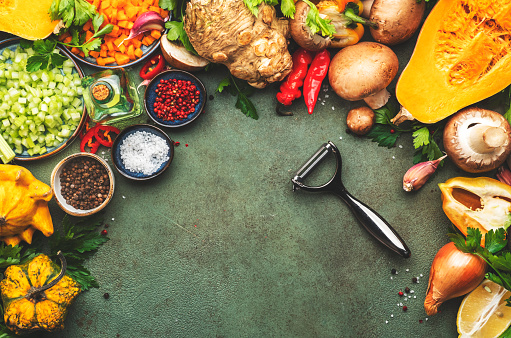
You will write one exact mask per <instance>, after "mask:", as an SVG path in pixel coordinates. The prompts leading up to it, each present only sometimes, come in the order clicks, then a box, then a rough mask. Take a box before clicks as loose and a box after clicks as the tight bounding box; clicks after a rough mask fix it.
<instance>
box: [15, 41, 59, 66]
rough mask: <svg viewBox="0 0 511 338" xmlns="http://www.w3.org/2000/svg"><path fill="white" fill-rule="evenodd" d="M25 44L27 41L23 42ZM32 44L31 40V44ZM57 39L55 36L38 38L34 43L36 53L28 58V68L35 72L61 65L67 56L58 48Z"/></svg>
mask: <svg viewBox="0 0 511 338" xmlns="http://www.w3.org/2000/svg"><path fill="white" fill-rule="evenodd" d="M23 44H24V45H25V46H26V45H27V43H26V42H24V43H23ZM28 45H30V42H29V44H28ZM56 46H57V41H56V40H55V39H54V38H48V39H45V40H36V41H34V42H33V43H32V48H33V49H34V52H35V54H34V55H32V56H31V57H29V58H28V59H27V64H26V70H27V71H28V72H35V71H38V70H39V69H52V68H58V67H61V66H62V64H63V63H64V61H66V60H67V57H65V56H64V55H61V54H60V53H59V51H58V50H57V49H56Z"/></svg>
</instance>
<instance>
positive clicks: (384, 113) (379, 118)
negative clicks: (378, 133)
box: [373, 103, 396, 125]
mask: <svg viewBox="0 0 511 338" xmlns="http://www.w3.org/2000/svg"><path fill="white" fill-rule="evenodd" d="M373 111H374V118H375V122H376V123H379V124H390V125H392V122H390V120H391V119H392V118H393V117H394V116H395V115H396V112H395V109H394V107H393V106H392V105H391V104H390V103H387V104H386V105H384V106H383V107H381V108H378V109H375V110H373Z"/></svg>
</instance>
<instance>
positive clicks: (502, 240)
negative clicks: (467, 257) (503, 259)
mask: <svg viewBox="0 0 511 338" xmlns="http://www.w3.org/2000/svg"><path fill="white" fill-rule="evenodd" d="M506 245H507V239H506V230H504V229H503V228H499V229H497V230H495V231H494V230H492V231H488V232H487V233H486V235H485V236H484V247H485V249H487V250H488V251H489V252H491V253H492V254H494V253H496V252H498V251H500V250H502V249H504V248H505V247H506Z"/></svg>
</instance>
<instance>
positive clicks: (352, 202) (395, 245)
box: [334, 189, 411, 258]
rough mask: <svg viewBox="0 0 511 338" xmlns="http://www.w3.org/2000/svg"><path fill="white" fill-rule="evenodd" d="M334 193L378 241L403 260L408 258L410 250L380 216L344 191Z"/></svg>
mask: <svg viewBox="0 0 511 338" xmlns="http://www.w3.org/2000/svg"><path fill="white" fill-rule="evenodd" d="M334 193H335V194H337V195H338V196H339V197H341V198H342V199H343V200H344V202H346V204H347V205H348V206H349V207H350V209H351V211H352V212H353V214H354V215H355V217H356V218H357V219H358V221H359V222H360V224H362V226H363V227H364V228H365V229H366V230H367V231H369V233H370V234H371V235H373V236H374V237H375V238H376V239H377V240H378V241H380V242H381V243H382V244H383V245H385V246H386V247H388V248H389V249H391V250H392V251H394V252H396V253H398V254H399V255H401V256H403V257H404V258H408V257H410V255H411V252H410V249H408V247H407V246H406V244H405V242H404V241H403V240H402V239H401V237H400V236H399V234H398V233H397V232H396V230H394V229H393V228H392V227H391V226H390V224H389V223H388V222H387V221H386V220H385V219H384V218H383V217H382V216H380V215H379V214H378V213H377V212H376V211H374V210H373V209H371V208H370V207H368V206H367V205H366V204H364V203H363V202H361V201H359V200H358V199H356V198H355V197H353V196H352V195H351V194H350V193H349V192H348V191H346V189H343V190H337V191H335V192H334Z"/></svg>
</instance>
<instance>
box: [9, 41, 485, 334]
mask: <svg viewBox="0 0 511 338" xmlns="http://www.w3.org/2000/svg"><path fill="white" fill-rule="evenodd" d="M5 37H7V35H6V34H3V33H0V38H5ZM415 38H416V37H414V39H412V40H411V41H409V42H407V43H405V44H402V45H400V46H398V47H395V48H393V49H394V50H395V52H396V54H397V55H398V58H399V60H400V70H399V72H401V71H402V70H403V68H404V67H405V65H406V63H407V61H408V59H409V57H410V55H411V53H412V50H413V47H414V45H415ZM366 39H369V38H367V34H366ZM82 66H83V65H82ZM83 69H84V71H85V72H86V73H92V72H94V71H97V70H95V69H91V68H87V67H85V66H83ZM139 69H140V67H133V68H128V69H127V70H128V71H130V72H135V73H136V74H138V71H139ZM196 75H197V76H198V77H199V78H200V79H201V80H202V81H203V82H204V83H205V85H206V88H207V91H208V95H213V96H214V99H213V100H208V102H207V105H206V110H205V113H204V114H203V115H201V116H200V117H199V118H198V119H197V120H196V121H195V122H194V123H193V124H191V125H189V126H186V127H183V128H179V129H167V130H166V131H167V133H168V135H169V136H170V138H171V139H172V140H174V141H179V142H180V145H179V146H178V147H176V148H175V156H174V160H173V162H172V164H171V165H170V167H169V169H168V170H167V171H166V172H165V173H164V174H163V175H161V176H160V177H157V178H156V179H153V180H151V181H147V182H134V181H130V180H128V179H126V178H124V177H122V176H121V175H119V174H118V173H116V175H115V180H116V181H115V182H116V187H115V194H114V197H113V200H112V201H111V203H110V204H109V205H108V206H107V208H106V210H105V213H104V215H105V219H106V220H107V223H108V224H109V225H110V227H109V228H108V236H109V237H110V239H111V240H110V241H109V242H107V243H106V244H105V245H104V246H103V247H101V249H100V250H99V251H98V252H97V254H96V255H95V256H94V257H93V258H92V259H91V260H90V261H88V264H87V266H88V268H89V269H90V270H91V271H92V273H93V275H94V276H96V278H97V280H98V282H99V283H100V288H99V289H92V290H90V291H87V292H85V293H83V294H82V295H80V297H78V299H77V300H76V302H75V303H74V305H73V306H72V307H71V309H70V311H69V315H68V318H67V320H66V327H65V330H64V331H63V332H61V333H56V334H53V335H49V334H48V335H46V336H45V337H70V338H75V337H93V338H100V337H396V336H397V337H456V336H457V332H456V313H457V310H458V307H459V304H460V302H461V299H455V300H451V301H448V302H447V303H446V304H444V305H443V306H442V307H441V309H442V313H440V314H439V315H437V316H435V317H431V318H427V316H426V315H425V312H424V308H423V302H424V298H425V294H426V288H427V281H428V275H429V268H430V265H431V262H432V260H433V257H434V255H435V253H436V252H437V250H438V249H439V248H440V247H442V246H443V245H444V244H445V243H447V242H448V239H447V237H446V233H447V232H448V231H449V228H450V222H449V220H448V219H447V217H446V216H445V215H444V213H443V211H442V206H441V199H440V195H441V194H440V190H439V188H438V186H437V184H438V183H441V182H444V181H445V180H447V179H448V178H450V177H454V176H460V175H462V176H468V174H465V173H462V172H460V171H459V170H457V169H455V168H454V167H453V165H452V164H451V163H449V162H447V163H446V165H445V166H444V167H443V168H442V169H441V170H439V171H438V173H437V174H436V175H435V176H434V177H433V178H432V179H431V180H430V181H429V182H428V183H427V185H426V186H424V187H423V188H422V189H421V190H419V191H418V192H416V193H405V192H404V191H403V189H402V177H403V174H404V173H405V172H406V171H407V170H408V168H409V167H411V166H412V156H413V153H414V149H413V145H412V140H411V137H410V136H409V135H406V136H404V137H401V138H400V139H399V140H398V142H397V144H396V147H394V148H392V149H387V148H381V147H378V146H377V144H376V143H373V142H371V141H370V140H369V139H367V138H360V137H355V136H353V135H350V134H347V133H346V114H347V112H348V111H349V110H350V109H351V108H353V107H355V106H357V105H360V104H361V103H360V102H347V101H344V100H343V99H341V98H339V97H338V96H337V95H336V94H335V93H334V92H333V91H332V90H331V88H329V87H328V88H327V89H325V90H324V91H322V92H321V93H320V99H321V101H319V102H318V104H317V106H316V110H315V112H314V114H313V115H309V114H307V110H306V107H305V104H304V103H303V100H297V101H298V102H296V103H295V104H294V105H293V106H292V111H293V112H294V115H293V116H290V117H286V116H279V115H277V114H276V112H275V103H276V99H275V94H276V92H277V90H278V85H272V86H269V87H267V88H265V89H264V90H258V91H256V92H255V94H254V95H253V96H252V97H251V99H252V100H253V102H254V104H255V105H256V107H257V109H258V112H259V116H260V118H259V120H257V121H256V120H253V119H250V118H248V117H246V116H244V115H243V114H242V113H241V112H240V111H239V110H237V109H236V108H235V107H234V104H235V97H232V96H230V95H229V94H228V93H222V94H219V93H215V89H216V87H217V85H218V83H219V82H220V81H221V80H222V79H223V78H224V77H225V76H226V75H227V71H226V69H225V68H223V67H220V68H217V69H215V70H214V71H210V72H199V73H197V74H196ZM135 78H137V79H139V77H138V75H136V76H135ZM396 81H397V78H396V79H395V80H394V81H393V82H392V84H391V86H390V89H391V91H393V89H394V88H395V84H396ZM327 83H328V81H327V80H325V82H324V85H326V84H327ZM131 122H132V123H146V122H147V123H148V122H149V118H147V117H146V115H145V114H144V115H142V116H141V117H139V118H137V119H135V120H133V121H131ZM329 140H331V141H333V142H334V143H335V144H336V145H337V146H338V147H339V149H340V151H341V154H342V158H343V168H342V175H343V181H344V183H345V186H346V187H347V189H348V190H349V191H350V192H351V193H352V194H353V195H354V196H356V197H357V198H359V199H360V200H362V201H364V202H366V203H367V204H368V205H370V206H371V207H373V208H374V209H375V210H377V211H378V212H379V213H380V214H381V215H382V216H384V217H385V218H386V219H387V221H388V222H389V223H390V224H391V225H392V226H393V227H394V228H395V229H396V230H397V231H398V232H399V234H400V235H401V236H402V237H403V239H404V240H405V241H406V242H407V244H408V246H409V247H410V249H411V251H412V256H411V258H409V259H403V258H401V257H399V256H398V255H396V254H394V253H392V252H391V251H389V250H388V249H386V248H385V247H383V246H382V245H380V244H379V243H378V242H377V241H376V240H375V239H373V238H372V237H371V236H370V235H369V234H368V233H367V232H366V231H365V230H364V229H363V228H362V227H361V226H360V225H359V224H358V223H357V221H356V219H355V217H354V216H353V215H352V214H351V212H350V210H349V209H348V207H347V206H346V205H345V204H344V203H343V202H342V201H341V200H340V199H339V198H337V197H335V196H333V195H325V194H310V193H306V192H303V191H297V192H293V191H292V186H291V181H290V179H291V178H292V177H293V176H294V172H295V171H296V170H297V169H298V168H299V167H300V166H301V165H302V164H303V163H304V162H305V160H306V159H308V158H309V156H311V155H312V154H313V153H314V152H315V151H316V150H317V149H318V147H319V146H320V145H321V144H322V143H324V142H326V141H329ZM186 145H187V146H186ZM76 152H79V142H78V141H75V142H74V143H73V144H72V145H71V146H69V147H68V148H67V149H65V150H64V151H62V152H61V153H59V154H57V155H55V156H53V157H51V158H48V159H45V160H41V161H36V162H18V163H17V164H20V165H23V166H25V167H26V168H28V169H29V170H31V171H32V172H33V173H34V175H35V176H36V177H37V178H38V179H40V180H42V181H43V182H45V183H47V184H49V183H50V174H51V172H52V170H53V168H54V166H55V165H56V164H57V162H58V161H60V160H61V159H63V158H64V157H66V156H67V155H70V154H72V153H76ZM99 155H101V156H102V157H104V158H105V159H107V160H108V161H109V163H111V159H110V152H109V151H108V150H107V149H105V148H101V149H100V151H99ZM333 170H334V168H333V163H325V165H324V166H322V168H321V170H320V172H319V173H318V175H316V176H317V177H316V178H315V179H316V180H317V181H318V182H320V181H322V182H326V180H327V179H329V178H330V176H331V175H332V174H333ZM492 174H493V173H490V174H489V176H491V175H492ZM49 205H50V211H51V214H52V217H53V221H54V224H55V226H56V227H58V226H60V223H61V220H62V217H63V216H64V213H63V211H62V210H61V209H60V208H59V207H58V205H57V204H56V202H55V201H54V200H52V201H50V203H49ZM393 268H395V269H396V270H397V271H398V274H397V275H392V274H391V269H393ZM413 277H419V283H418V284H413V283H412V278H413ZM406 287H409V288H410V289H412V290H413V291H414V293H413V294H410V296H411V297H407V298H406V300H405V299H404V298H403V297H400V296H399V295H398V292H399V291H402V290H404V289H405V288H406ZM106 292H107V293H109V294H110V298H109V299H104V298H103V294H104V293H106ZM400 303H402V305H406V306H407V307H408V311H406V312H404V311H403V310H402V307H401V306H400ZM421 321H422V322H421ZM36 336H38V337H39V336H40V335H36Z"/></svg>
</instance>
